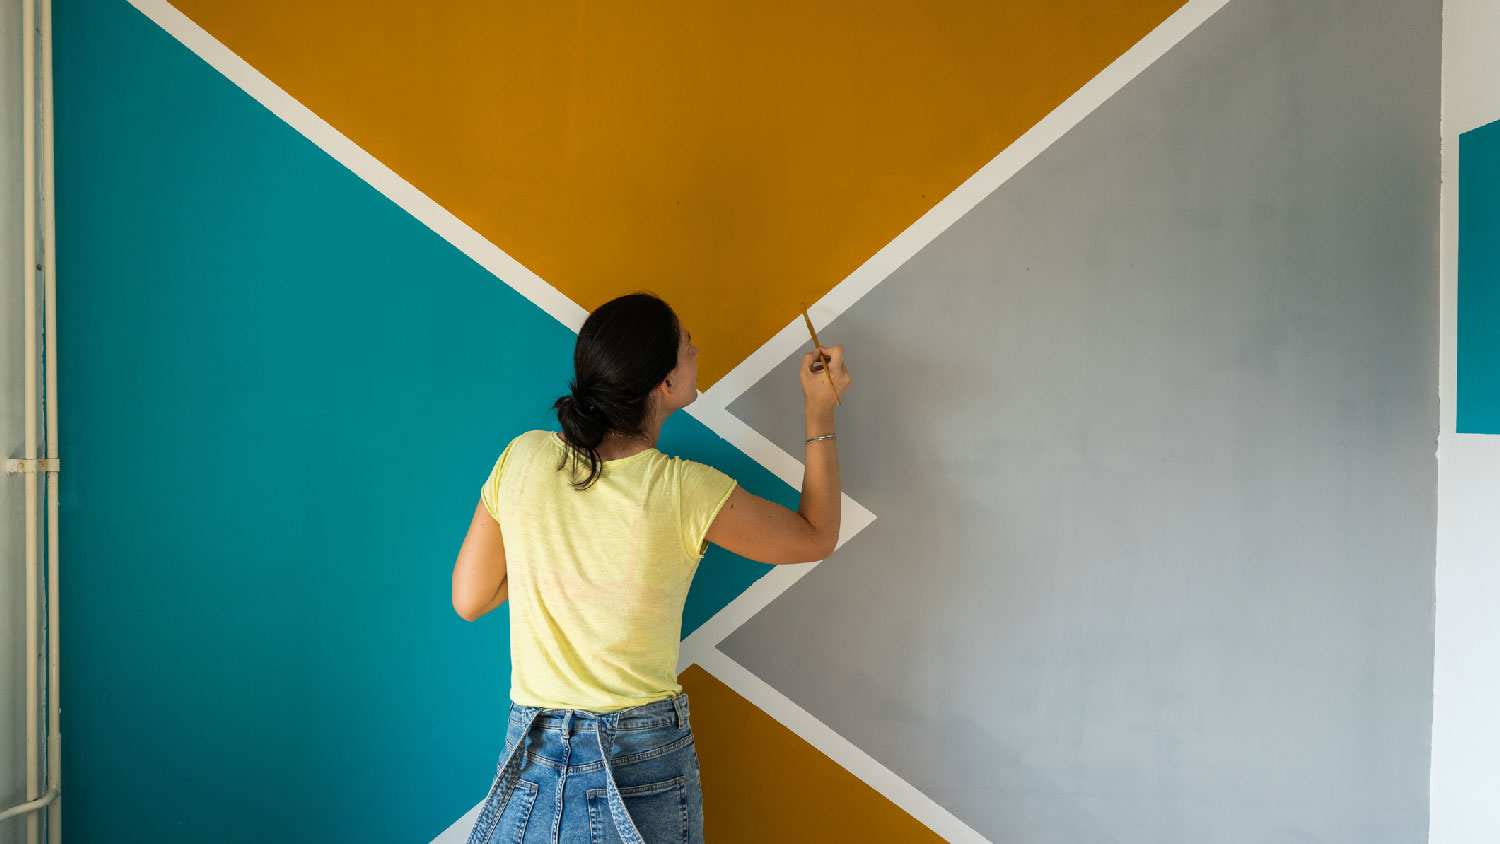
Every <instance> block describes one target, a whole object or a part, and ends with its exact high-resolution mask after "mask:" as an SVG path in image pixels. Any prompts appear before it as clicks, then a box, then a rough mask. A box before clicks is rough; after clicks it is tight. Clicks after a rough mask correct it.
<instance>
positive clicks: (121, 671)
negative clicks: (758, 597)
mask: <svg viewBox="0 0 1500 844" xmlns="http://www.w3.org/2000/svg"><path fill="white" fill-rule="evenodd" d="M54 14H55V22H56V39H55V62H56V69H55V73H56V113H57V131H56V137H57V147H56V155H57V218H58V250H59V257H58V273H59V322H60V325H59V337H60V338H61V346H60V350H59V356H60V360H59V365H60V371H61V372H62V373H64V374H63V375H62V377H61V381H60V386H61V391H62V395H61V397H60V406H61V407H62V408H65V410H64V411H63V415H62V416H61V446H62V457H63V459H64V460H65V461H66V463H67V465H68V472H67V474H66V475H65V476H63V478H62V488H61V493H62V512H61V530H62V538H61V541H62V547H63V548H64V549H66V550H65V552H64V553H65V555H66V557H65V559H66V564H65V566H64V571H63V580H62V583H61V589H62V600H63V604H64V605H65V606H66V607H67V610H66V615H67V619H68V621H67V623H66V625H65V626H64V627H63V629H62V647H63V652H64V653H66V654H68V658H67V659H65V660H64V662H63V678H62V682H63V689H64V690H65V691H64V694H65V695H66V703H65V710H66V713H67V714H66V724H65V730H66V732H67V735H68V742H67V744H66V746H65V747H66V749H65V751H64V758H63V766H64V768H65V770H67V772H68V795H69V796H68V799H67V800H66V801H65V803H64V819H63V820H64V823H65V825H66V827H67V829H68V830H69V837H70V838H72V839H76V840H80V841H93V840H100V841H103V840H108V841H115V842H129V841H141V842H148V841H149V842H153V844H166V843H167V842H179V841H180V842H201V841H215V842H263V841H266V840H273V839H274V840H277V841H287V842H298V841H308V842H313V841H316V842H325V841H354V840H357V841H372V842H373V841H393V842H395V841H400V842H412V841H426V840H430V839H431V838H432V837H433V836H434V835H436V834H437V833H439V832H441V831H442V830H443V829H444V828H445V827H447V826H448V825H449V824H450V823H452V822H453V821H454V819H456V818H457V817H459V816H460V815H461V814H462V813H463V812H465V811H467V810H468V809H469V808H470V807H471V806H473V805H474V804H475V803H476V802H478V801H479V800H480V799H481V798H482V797H483V796H484V793H485V790H486V788H487V787H488V784H489V779H490V777H492V776H493V772H494V768H493V765H494V763H495V759H496V756H497V755H498V753H499V751H500V749H501V747H502V745H503V741H504V715H505V710H506V706H507V705H508V699H507V694H508V685H509V672H510V665H509V659H508V632H507V631H508V624H507V622H508V616H507V614H506V612H505V611H504V610H502V611H499V612H496V613H492V614H491V615H490V616H487V617H486V618H484V619H482V620H481V621H479V622H477V623H475V624H469V623H466V622H463V621H462V620H460V619H459V618H458V617H457V615H456V614H455V613H454V612H453V610H452V608H451V605H450V585H449V584H450V581H449V576H450V572H451V568H452V564H453V558H454V555H455V553H456V552H457V549H458V546H459V544H460V542H461V540H462V539H463V536H464V532H465V530H466V528H467V525H468V521H469V518H470V516H471V514H472V513H473V508H474V504H475V502H476V500H477V494H478V489H479V485H480V483H481V482H482V481H483V479H484V477H485V475H486V474H487V473H488V471H489V469H490V466H491V465H492V463H493V461H494V459H495V457H496V456H497V455H498V453H499V451H500V449H501V448H502V447H503V446H504V444H505V443H506V442H507V441H508V440H509V438H510V437H511V436H513V435H515V434H516V433H519V432H520V431H523V430H527V429H530V428H537V427H552V423H553V421H554V420H552V419H551V418H550V416H549V412H548V407H549V406H550V404H551V401H552V399H553V398H554V397H555V396H556V395H557V394H558V393H560V392H561V390H562V389H563V387H564V385H565V384H566V381H567V379H568V376H569V362H570V360H571V349H572V343H573V337H574V335H573V334H572V332H571V331H570V330H569V329H567V328H566V327H564V326H562V325H560V324H559V323H557V322H556V321H555V320H553V319H552V318H551V317H549V316H547V315H546V314H545V313H543V312H542V311H541V310H540V309H538V308H537V307H536V306H535V305H533V304H532V303H531V302H529V301H527V300H526V299H524V298H523V297H521V296H520V295H519V294H517V293H516V292H515V291H514V290H512V289H511V288H509V287H507V286H506V285H504V284H503V283H501V282H500V281H498V280H496V279H495V278H494V277H493V276H492V275H491V274H490V273H488V272H487V271H485V270H484V269H482V268H481V267H479V266H478V265H476V264H475V263H473V262H472V261H471V260H470V259H469V258H467V257H466V256H464V255H463V254H461V253H460V252H459V251H458V250H457V249H455V248H454V247H453V246H452V245H450V244H448V243H447V242H445V241H443V240H442V239H441V238H439V237H438V236H437V235H435V234H434V233H433V232H432V231H430V230H429V229H427V228H426V227H425V226H423V225H422V224H420V223H419V222H418V221H416V220H415V219H413V218H412V217H410V216H409V215H408V214H407V213H406V212H404V211H403V210H401V209H400V208H398V207H396V206H395V205H394V204H392V203H391V202H390V201H388V200H387V199H386V198H385V197H383V196H381V195H380V194H379V193H377V192H376V191H375V190H374V189H372V188H371V187H370V186H369V185H367V184H365V183H364V182H363V181H361V180H360V179H359V178H357V177H356V176H354V175H353V174H352V173H350V172H349V171H348V170H346V169H345V168H344V167H343V166H342V165H340V164H338V163H337V162H335V161H333V160H332V159H330V158H329V157H328V156H327V155H326V154H325V153H323V152H322V151H321V150H319V149H318V148H316V147H315V146H314V145H313V144H312V143H310V142H309V141H308V140H306V139H305V138H304V137H302V136H301V135H299V134H298V133H297V132H295V131H294V130H292V129H291V128H290V127H288V126H287V125H286V124H284V123H283V122H282V121H281V120H279V119H278V118H276V117H275V116H274V115H272V114H270V113H269V112H267V111H266V110H265V109H264V108H263V107H261V106H260V105H259V104H257V103H256V102H254V101H253V100H252V99H251V98H250V97H249V96H248V95H246V94H245V93H244V92H242V91H241V90H239V89H238V88H237V87H235V86H234V85H233V84H232V83H230V82H229V81H227V80H226V79H224V78H223V77H222V76H220V75H219V74H218V73H217V72H216V71H214V70H213V69H211V68H210V67H209V66H208V65H206V64H205V63H204V62H202V61H201V60H199V59H198V58H197V57H195V56H194V55H192V54H191V53H190V52H189V51H188V50H187V49H186V48H185V47H183V46H182V45H181V44H179V43H178V42H177V41H176V40H174V39H173V38H172V37H170V36H169V35H167V34H166V33H164V32H163V31H161V30H160V29H158V28H157V27H156V26H155V25H154V24H152V23H151V22H150V21H149V20H147V19H146V18H145V17H143V16H142V15H141V14H139V13H138V12H137V11H135V10H134V9H133V8H131V7H130V6H128V5H127V4H126V3H124V2H123V0H57V2H56V3H55V5H54ZM678 416H679V417H681V418H676V419H674V420H673V422H672V424H671V425H670V426H669V430H668V431H667V433H666V436H665V437H664V450H667V451H669V452H672V453H676V454H679V455H681V456H684V457H689V458H692V459H697V460H701V461H703V462H706V463H710V464H712V465H715V466H717V467H719V468H721V469H723V470H724V471H727V472H729V473H730V474H731V475H733V476H735V477H736V478H738V479H739V480H740V481H741V482H742V483H743V484H744V485H745V486H746V487H747V488H750V489H751V490H752V491H755V492H757V493H760V494H762V495H767V496H769V497H771V498H775V499H777V500H780V501H782V502H783V503H789V504H795V501H796V493H795V491H794V490H791V489H790V488H789V487H788V486H787V485H786V484H784V483H782V482H781V481H780V480H778V479H776V478H775V477H774V476H772V475H770V474H769V473H768V472H766V471H765V470H764V469H763V468H761V467H760V466H758V465H757V464H755V463H754V462H753V461H751V460H750V459H749V458H747V457H746V456H745V455H743V454H741V453H740V452H738V451H737V450H735V449H734V448H733V447H731V446H729V445H728V444H727V443H725V442H724V441H723V440H721V439H719V438H718V437H716V436H715V435H714V434H713V433H712V432H710V431H708V430H706V429H705V428H703V426H702V425H700V424H699V423H697V422H696V421H694V420H692V419H690V418H687V417H685V416H683V415H682V414H679V415H678ZM766 568H767V567H765V566H761V565H759V564H755V563H749V562H746V561H744V560H740V559H737V558H735V557H733V556H732V555H729V554H726V553H724V552H722V551H720V550H718V549H714V550H713V551H711V552H710V553H709V555H708V556H707V557H706V558H705V559H704V561H703V563H702V564H701V566H700V572H699V576H698V578H697V580H696V581H695V583H694V586H693V591H692V594H691V596H690V598H689V601H688V606H687V609H686V612H685V615H684V635H686V634H687V633H689V632H691V631H692V630H693V629H696V628H697V627H698V625H700V624H701V623H702V622H703V621H704V620H705V619H707V618H708V617H709V616H711V615H712V614H713V613H714V612H716V611H717V610H718V609H719V608H721V607H723V606H724V605H725V604H727V603H728V602H729V601H730V600H732V599H733V598H734V597H735V596H736V595H738V594H739V593H740V592H741V591H743V589H744V588H745V587H746V586H748V585H749V584H750V583H751V582H753V581H754V580H755V579H756V578H758V577H759V576H760V575H761V574H763V573H764V572H765V570H766ZM163 795H170V799H167V800H166V802H163Z"/></svg>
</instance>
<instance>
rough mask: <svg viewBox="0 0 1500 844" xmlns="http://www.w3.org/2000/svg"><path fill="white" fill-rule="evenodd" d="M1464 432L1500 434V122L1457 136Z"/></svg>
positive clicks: (1459, 409)
mask: <svg viewBox="0 0 1500 844" xmlns="http://www.w3.org/2000/svg"><path fill="white" fill-rule="evenodd" d="M1457 322H1458V326H1457V327H1458V365H1457V374H1458V395H1457V399H1456V401H1457V407H1456V410H1457V414H1458V420H1457V430H1458V433H1461V434H1500V121H1496V122H1494V123H1491V124H1489V125H1487V126H1481V127H1479V128H1478V129H1472V130H1470V131H1468V132H1465V133H1463V134H1462V135H1460V136H1459V137H1458V320H1457Z"/></svg>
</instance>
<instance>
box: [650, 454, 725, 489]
mask: <svg viewBox="0 0 1500 844" xmlns="http://www.w3.org/2000/svg"><path fill="white" fill-rule="evenodd" d="M663 457H664V459H665V461H666V463H667V465H668V466H670V467H671V470H672V471H673V473H674V474H676V475H677V477H678V478H679V479H680V481H681V482H682V483H684V484H688V485H693V486H698V485H706V486H722V485H723V484H726V483H730V484H732V483H734V479H733V478H731V477H730V476H729V475H728V474H726V473H724V472H722V471H720V470H719V469H716V468H714V467H713V466H710V465H709V464H707V463H701V462H699V461H697V460H693V459H692V458H689V457H677V456H673V455H663Z"/></svg>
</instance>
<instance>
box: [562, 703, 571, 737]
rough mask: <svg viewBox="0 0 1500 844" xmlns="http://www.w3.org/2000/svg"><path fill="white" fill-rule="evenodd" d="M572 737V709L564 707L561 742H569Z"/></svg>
mask: <svg viewBox="0 0 1500 844" xmlns="http://www.w3.org/2000/svg"><path fill="white" fill-rule="evenodd" d="M572 737H573V710H571V709H564V710H563V722H562V741H563V744H564V745H566V744H569V743H570V742H571V741H572Z"/></svg>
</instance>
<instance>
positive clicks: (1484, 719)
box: [1430, 0, 1500, 844]
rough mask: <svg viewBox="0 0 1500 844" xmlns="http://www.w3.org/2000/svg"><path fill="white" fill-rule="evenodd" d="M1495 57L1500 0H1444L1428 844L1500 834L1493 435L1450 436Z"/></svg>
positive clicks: (1493, 113) (1485, 843)
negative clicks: (1466, 191)
mask: <svg viewBox="0 0 1500 844" xmlns="http://www.w3.org/2000/svg"><path fill="white" fill-rule="evenodd" d="M1496 55H1500V3H1496V2H1495V0H1448V2H1447V3H1445V4H1444V8H1443V224H1442V254H1443V264H1442V319H1443V326H1442V356H1441V361H1442V368H1441V372H1440V377H1439V383H1440V388H1439V393H1440V396H1441V400H1442V412H1441V425H1442V427H1441V431H1442V434H1441V436H1440V438H1439V445H1438V455H1439V482H1438V549H1437V630H1436V659H1435V662H1434V672H1435V677H1434V683H1433V698H1434V699H1433V726H1432V802H1431V806H1432V827H1431V830H1432V831H1431V838H1430V844H1481V842H1482V844H1493V842H1496V841H1500V723H1497V716H1500V436H1487V435H1479V434H1456V433H1454V420H1455V413H1454V408H1455V398H1456V396H1455V383H1456V372H1455V361H1456V345H1457V336H1456V334H1455V326H1456V322H1457V320H1456V317H1457V312H1456V309H1455V305H1456V298H1455V294H1456V290H1457V257H1458V225H1457V224H1458V136H1459V135H1460V134H1462V133H1463V132H1466V131H1468V130H1470V129H1473V128H1475V127H1478V126H1483V125H1485V124H1487V123H1491V122H1493V121H1495V120H1500V84H1497V80H1500V69H1497V65H1496V61H1495V56H1496Z"/></svg>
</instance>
